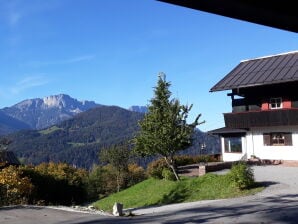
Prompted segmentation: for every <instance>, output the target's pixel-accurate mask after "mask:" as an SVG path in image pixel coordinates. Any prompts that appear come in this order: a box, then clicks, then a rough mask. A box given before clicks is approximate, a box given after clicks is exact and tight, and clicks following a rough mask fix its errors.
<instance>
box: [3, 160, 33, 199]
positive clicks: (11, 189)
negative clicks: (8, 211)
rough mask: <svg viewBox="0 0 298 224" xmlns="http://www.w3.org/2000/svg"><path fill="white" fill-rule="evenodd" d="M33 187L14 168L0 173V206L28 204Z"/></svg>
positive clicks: (28, 180)
mask: <svg viewBox="0 0 298 224" xmlns="http://www.w3.org/2000/svg"><path fill="white" fill-rule="evenodd" d="M33 187H34V186H33V185H32V183H31V181H30V179H29V178H28V177H25V176H24V175H23V172H22V171H21V170H20V169H19V168H17V167H14V166H9V167H6V168H4V169H2V170H1V171H0V198H1V200H0V205H15V204H23V203H28V202H29V200H30V194H31V192H32V190H33Z"/></svg>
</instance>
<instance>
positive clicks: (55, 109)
mask: <svg viewBox="0 0 298 224" xmlns="http://www.w3.org/2000/svg"><path fill="white" fill-rule="evenodd" d="M99 106H101V105H100V104H96V103H95V102H93V101H78V100H77V99H74V98H72V97H70V96H68V95H66V94H59V95H53V96H48V97H44V98H42V99H41V98H36V99H28V100H24V101H22V102H20V103H17V104H15V105H13V106H11V107H6V108H3V109H1V110H0V112H2V114H4V115H6V116H8V117H10V118H11V121H8V122H7V126H8V127H11V128H7V131H8V132H7V133H9V132H11V131H13V130H18V129H28V128H30V129H43V128H46V127H49V126H51V125H54V124H57V123H60V122H61V121H64V120H66V119H69V118H72V117H73V116H75V115H76V114H79V113H81V112H84V111H87V110H89V109H91V108H94V107H99ZM15 120H17V121H18V122H19V123H20V124H19V125H17V126H16V122H15ZM0 122H1V121H0ZM1 124H2V122H1ZM1 132H2V133H5V130H1V131H0V133H1Z"/></svg>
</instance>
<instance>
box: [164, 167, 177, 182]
mask: <svg viewBox="0 0 298 224" xmlns="http://www.w3.org/2000/svg"><path fill="white" fill-rule="evenodd" d="M162 177H163V179H165V180H173V181H174V180H176V177H175V174H174V173H173V172H172V171H171V170H170V169H168V168H164V169H163V170H162Z"/></svg>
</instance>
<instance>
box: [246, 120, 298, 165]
mask: <svg viewBox="0 0 298 224" xmlns="http://www.w3.org/2000/svg"><path fill="white" fill-rule="evenodd" d="M269 132H291V133H292V146H264V142H263V133H269ZM246 141H247V155H248V158H249V157H250V156H251V155H255V156H257V157H259V158H260V159H270V160H298V126H289V127H264V128H252V129H251V131H250V132H248V133H247V135H246Z"/></svg>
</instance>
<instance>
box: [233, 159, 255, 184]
mask: <svg viewBox="0 0 298 224" xmlns="http://www.w3.org/2000/svg"><path fill="white" fill-rule="evenodd" d="M229 178H230V180H231V182H232V184H233V185H234V186H235V187H236V188H238V189H239V190H243V189H248V188H250V187H252V186H253V184H254V183H255V180H254V174H253V170H252V169H251V167H250V166H248V165H247V164H246V163H245V162H238V163H235V164H233V165H232V168H231V171H230V173H229Z"/></svg>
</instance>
